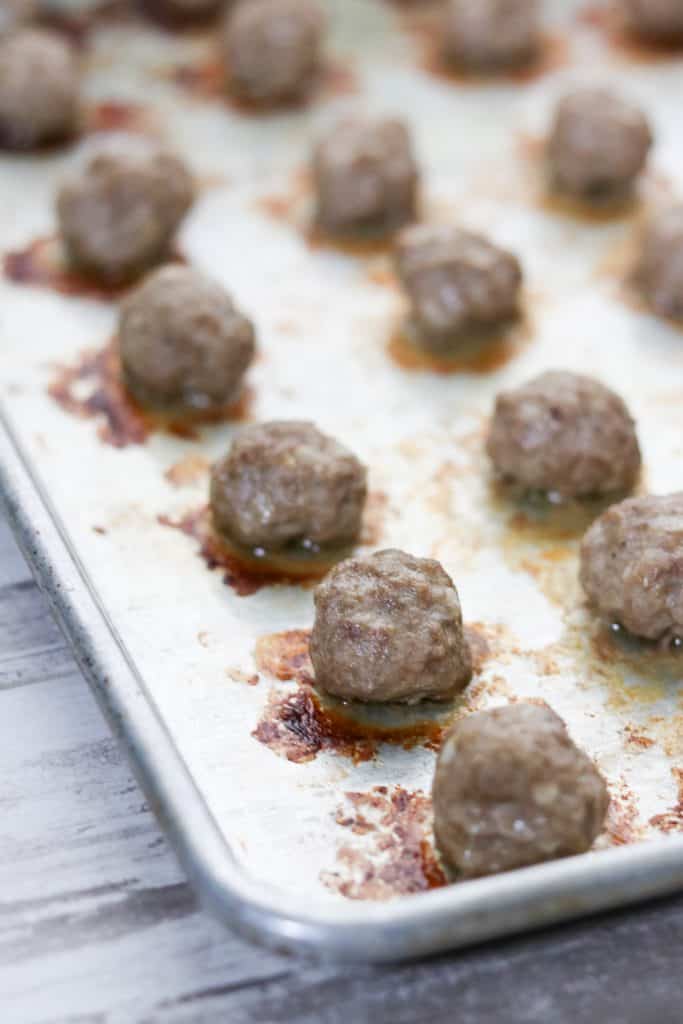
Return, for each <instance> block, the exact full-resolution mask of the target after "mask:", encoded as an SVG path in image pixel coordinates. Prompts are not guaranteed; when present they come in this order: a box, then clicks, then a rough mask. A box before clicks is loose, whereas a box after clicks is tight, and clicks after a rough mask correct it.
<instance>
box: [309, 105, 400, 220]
mask: <svg viewBox="0 0 683 1024" xmlns="http://www.w3.org/2000/svg"><path fill="white" fill-rule="evenodd" d="M313 176H314V181H315V190H316V196H317V221H318V224H319V225H320V227H321V228H322V229H323V230H324V231H325V232H326V233H328V234H330V235H338V236H344V235H347V236H348V235H350V236H354V235H357V236H358V235H359V236H361V237H362V236H364V235H375V236H388V235H390V234H392V233H393V232H394V231H396V230H398V228H401V227H403V226H404V225H405V224H407V223H409V222H410V221H411V220H414V219H415V216H416V209H417V188H418V169H417V165H416V163H415V158H414V156H413V151H412V145H411V141H410V135H409V133H408V129H407V128H406V126H405V125H404V124H403V122H401V121H393V120H384V121H375V120H352V121H351V120H349V121H342V122H341V123H339V124H337V125H335V127H334V128H333V129H332V131H331V132H330V133H329V134H328V136H327V138H326V139H324V140H323V141H322V142H321V143H319V144H318V146H317V148H316V150H315V153H314V156H313Z"/></svg>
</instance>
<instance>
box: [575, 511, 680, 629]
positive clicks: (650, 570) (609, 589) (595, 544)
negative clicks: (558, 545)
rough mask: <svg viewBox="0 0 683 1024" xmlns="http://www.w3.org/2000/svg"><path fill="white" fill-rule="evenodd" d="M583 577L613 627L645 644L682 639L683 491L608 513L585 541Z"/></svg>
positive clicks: (594, 602) (582, 551)
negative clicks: (642, 640)
mask: <svg viewBox="0 0 683 1024" xmlns="http://www.w3.org/2000/svg"><path fill="white" fill-rule="evenodd" d="M580 576H581V583H582V585H583V588H584V590H585V591H586V594H587V595H588V598H589V599H590V601H591V602H592V604H593V605H594V606H595V607H596V608H597V610H598V611H599V612H600V613H601V614H602V615H603V616H604V617H605V618H606V619H607V620H608V621H609V622H610V623H618V624H619V625H621V626H623V627H624V628H625V629H627V630H629V632H630V633H633V635H634V636H639V637H643V638H644V639H646V640H661V641H663V642H667V641H669V640H673V639H681V638H683V492H679V493H678V494H669V495H665V496H663V497H653V496H648V497H644V498H629V499H627V500H626V501H622V502H621V503H620V504H619V505H613V506H612V507H611V508H610V509H608V510H607V512H605V513H603V515H601V516H600V517H599V519H596V521H595V522H594V523H593V525H592V526H591V528H590V529H589V530H588V532H587V533H586V536H585V537H584V539H583V543H582V545H581V572H580Z"/></svg>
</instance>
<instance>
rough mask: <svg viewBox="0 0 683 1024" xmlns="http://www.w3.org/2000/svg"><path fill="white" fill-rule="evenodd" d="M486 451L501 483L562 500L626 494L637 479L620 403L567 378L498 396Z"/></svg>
mask: <svg viewBox="0 0 683 1024" xmlns="http://www.w3.org/2000/svg"><path fill="white" fill-rule="evenodd" d="M486 449H487V451H488V454H489V455H490V457H491V459H492V460H493V464H494V466H495V468H496V470H497V471H498V472H499V473H500V474H501V476H503V477H505V478H507V479H510V480H513V481H515V482H516V483H519V484H521V485H522V486H523V487H525V488H528V489H530V490H540V491H545V492H548V493H555V494H559V495H561V496H562V497H564V498H578V497H586V496H589V495H598V494H609V493H611V492H618V491H627V490H629V489H630V488H631V487H633V485H634V484H635V482H636V480H637V478H638V473H639V471H640V461H641V460H640V448H639V445H638V438H637V437H636V432H635V426H634V422H633V420H632V419H631V416H630V415H629V411H628V409H627V408H626V405H625V404H624V402H623V401H622V399H621V398H620V397H619V396H618V395H617V394H615V393H614V391H611V390H610V389H609V388H607V387H605V385H604V384H601V383H600V381H597V380H594V379H593V378H592V377H584V376H583V375H581V374H577V373H569V372H566V371H562V370H554V371H549V372H547V373H542V374H541V375H540V376H539V377H535V378H534V379H533V380H530V381H529V382H528V383H526V384H523V385H522V386H521V387H518V388H514V389H512V390H510V391H503V392H501V393H500V394H499V395H498V397H497V398H496V405H495V411H494V414H493V420H492V423H491V426H490V429H489V435H488V439H487V444H486Z"/></svg>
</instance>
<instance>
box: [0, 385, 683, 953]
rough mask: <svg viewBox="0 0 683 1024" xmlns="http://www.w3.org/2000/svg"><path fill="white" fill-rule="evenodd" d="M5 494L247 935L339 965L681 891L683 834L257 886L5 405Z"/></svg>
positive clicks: (200, 881)
mask: <svg viewBox="0 0 683 1024" xmlns="http://www.w3.org/2000/svg"><path fill="white" fill-rule="evenodd" d="M0 500H1V501H2V505H3V507H4V510H5V513H6V515H7V517H8V520H9V522H10V524H11V525H12V528H13V530H14V532H15V535H16V538H17V541H18V543H19V545H20V547H21V549H22V551H23V552H24V555H25V556H26V558H27V560H28V561H29V564H30V565H31V568H32V570H33V572H34V574H35V577H36V580H37V582H38V585H39V586H40V587H41V589H42V590H43V591H44V592H45V594H46V595H47V597H48V599H49V601H50V604H51V606H52V608H53V610H54V612H55V614H56V616H57V618H58V620H59V622H60V625H61V626H62V628H63V630H64V632H65V634H66V636H67V638H68V640H69V642H70V644H71V646H72V648H73V650H74V653H75V656H76V659H77V661H78V663H79V666H80V667H81V669H82V671H83V673H84V674H85V676H86V678H87V680H88V682H89V684H90V686H91V688H92V690H93V692H94V694H95V697H96V698H97V700H98V703H99V704H100V706H101V707H102V709H103V711H104V713H105V714H106V716H107V718H108V720H109V723H110V725H111V727H112V729H113V730H114V732H115V734H116V735H117V737H118V738H119V739H120V740H121V741H122V742H123V743H124V744H125V747H126V748H127V751H128V753H129V755H130V758H131V761H132V764H133V767H134V770H135V772H136V775H137V777H138V779H139V781H140V783H141V785H142V787H143V789H144V791H145V793H146V795H147V798H148V800H149V802H150V806H151V807H152V809H153V810H154V811H155V813H156V815H157V817H158V819H159V821H160V823H161V825H162V827H163V829H164V831H165V832H166V833H167V835H168V837H169V839H170V841H171V843H172V845H173V847H174V849H175V851H176V853H177V855H178V857H179V859H180V861H181V863H182V864H183V867H184V868H185V870H186V871H187V874H188V877H189V879H190V881H191V883H192V884H193V886H194V887H195V889H196V891H197V893H198V895H199V897H200V898H201V899H202V901H203V903H204V904H205V906H206V907H207V909H208V910H209V911H211V912H212V913H214V914H215V915H216V916H217V917H218V918H219V919H220V920H221V921H223V922H224V923H225V924H227V925H229V926H230V927H232V928H234V929H236V930H238V931H239V932H241V933H242V934H244V935H245V936H247V937H249V938H251V939H254V940H256V941H258V942H261V943H263V944H265V945H268V946H270V947H271V948H274V949H277V950H281V951H286V952H299V953H307V954H309V955H314V956H318V957H324V958H329V959H334V960H337V961H346V962H359V961H361V962H366V963H367V962H372V963H381V962H396V961H400V960H406V959H410V958H418V957H422V956H426V955H428V954H430V953H436V952H439V951H445V950H448V949H454V948H458V947H462V946H466V945H471V944H474V943H477V942H482V941H484V940H487V939H491V938H494V937H500V936H503V935H509V934H511V933H514V932H520V931H525V930H530V929H533V928H539V927H542V926H545V925H549V924H554V923H558V922H560V921H566V920H570V919H573V918H577V917H580V916H582V915H585V914H588V913H595V912H598V911H603V910H609V909H612V908H616V907H619V906H625V905H627V904H632V903H636V902H638V901H640V900H644V899H648V898H652V897H656V896H662V895H665V894H667V893H673V892H675V891H677V890H680V889H683V835H679V836H662V837H661V838H656V839H652V840H647V841H642V842H640V843H638V844H635V845H633V846H625V847H622V848H618V849H614V850H606V851H601V852H599V853H588V854H583V855H581V856H577V857H571V858H567V859H564V860H559V861H554V862H552V863H548V864H542V865H539V866H536V867H531V868H524V869H522V870H517V871H512V872H508V873H506V874H502V875H497V876H492V877H490V878H483V879H478V880H476V881H470V882H466V883H462V884H460V885H451V886H446V887H444V888H442V889H437V890H432V891H430V892H425V893H418V894H416V895H413V896H409V897H403V898H400V899H397V900H395V901H392V902H387V903H379V904H368V903H356V902H340V903H338V904H337V903H335V902H334V901H332V900H330V903H329V905H328V906H326V907H324V908H323V909H317V910H315V911H311V910H310V909H306V908H305V907H304V904H303V902H302V901H300V900H299V899H297V898H296V897H294V896H292V895H289V894H287V893H286V892H284V891H282V890H280V889H277V888H275V887H270V886H267V885H264V884H262V883H259V882H258V881H256V880H255V879H253V878H251V877H249V875H248V874H246V873H245V872H244V871H243V870H242V869H241V868H240V867H239V865H238V863H237V861H236V859H235V857H234V855H233V853H232V851H231V849H230V846H229V844H228V843H227V841H226V840H225V838H224V836H223V835H222V833H221V832H220V830H219V828H218V825H217V823H216V821H215V819H214V818H213V816H212V815H211V813H210V811H209V808H208V806H207V804H206V802H205V801H204V799H203V797H202V795H201V793H200V791H199V789H198V788H197V786H196V784H195V783H194V781H193V780H192V777H191V776H190V773H189V771H188V769H187V767H186V765H185V763H184V761H183V759H182V757H181V755H180V753H179V751H178V750H177V748H176V746H175V745H174V743H173V740H172V738H171V736H170V734H169V732H168V730H167V729H166V727H165V725H164V723H163V721H162V719H161V717H160V714H159V712H158V709H157V708H156V706H155V704H154V701H153V700H152V698H151V696H150V694H149V693H148V692H147V689H146V687H145V684H144V681H143V679H142V678H141V676H140V674H139V673H138V671H137V670H136V668H135V665H134V663H133V661H132V659H131V657H130V655H129V654H128V652H127V651H126V648H125V645H124V643H123V641H122V639H121V637H120V636H119V635H118V633H117V631H116V629H115V628H114V626H113V624H112V622H111V621H110V619H109V618H108V616H107V613H106V611H105V609H104V607H103V606H102V604H101V602H100V600H99V598H98V596H97V594H96V592H95V590H94V589H93V586H92V584H91V583H90V581H89V580H88V577H87V575H86V573H85V570H84V568H83V566H82V564H81V562H80V559H79V557H78V554H77V553H76V551H75V550H74V548H73V546H72V544H71V542H70V540H69V537H68V534H67V532H66V531H65V529H64V526H63V524H62V523H61V522H60V520H59V517H58V516H57V515H56V513H55V511H54V509H53V507H52V505H51V502H50V499H49V496H48V495H47V494H46V492H45V490H44V488H43V487H42V485H41V483H40V481H39V480H38V478H37V477H36V476H35V474H34V473H33V472H32V471H31V469H30V466H29V463H28V460H27V459H26V457H25V455H24V452H23V450H22V446H21V443H20V442H19V440H18V438H17V437H16V435H15V433H14V431H13V430H12V427H11V426H10V423H9V420H8V417H7V415H6V413H5V411H4V410H3V408H2V405H1V404H0ZM274 855H277V851H275V853H274Z"/></svg>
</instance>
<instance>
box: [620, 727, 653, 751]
mask: <svg viewBox="0 0 683 1024" xmlns="http://www.w3.org/2000/svg"><path fill="white" fill-rule="evenodd" d="M624 740H625V741H626V744H627V745H628V746H629V747H635V749H636V750H649V749H650V747H654V745H655V741H654V740H653V739H651V738H650V737H649V736H647V735H646V734H645V733H644V732H642V730H640V729H636V727H635V726H633V725H625V726H624Z"/></svg>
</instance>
